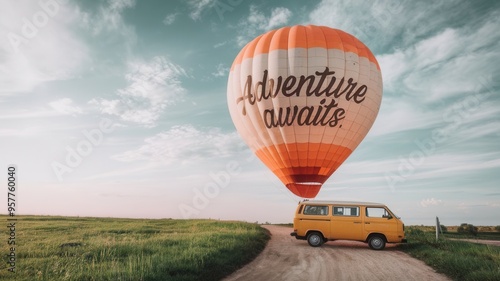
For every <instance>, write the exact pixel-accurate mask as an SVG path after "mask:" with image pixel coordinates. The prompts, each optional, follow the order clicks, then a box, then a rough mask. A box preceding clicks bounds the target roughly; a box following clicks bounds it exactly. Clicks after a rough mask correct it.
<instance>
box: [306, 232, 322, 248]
mask: <svg viewBox="0 0 500 281" xmlns="http://www.w3.org/2000/svg"><path fill="white" fill-rule="evenodd" d="M307 243H309V245H310V246H312V247H319V246H321V245H322V244H323V243H325V240H324V239H323V235H321V233H319V232H311V233H309V234H308V235H307Z"/></svg>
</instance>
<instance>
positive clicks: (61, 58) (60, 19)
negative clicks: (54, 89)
mask: <svg viewBox="0 0 500 281" xmlns="http://www.w3.org/2000/svg"><path fill="white" fill-rule="evenodd" d="M47 3H49V4H51V5H47ZM44 4H46V5H44ZM0 10H1V11H8V12H4V13H2V16H1V17H0V34H2V38H4V39H5V40H0V84H1V85H2V87H1V89H0V93H7V94H12V93H15V92H28V91H31V90H32V89H33V88H35V87H36V86H38V85H40V84H42V83H44V82H48V81H57V80H66V79H70V78H72V77H74V76H75V75H76V74H77V73H79V72H80V71H81V68H82V65H83V64H84V63H85V62H86V61H87V60H88V59H89V55H88V49H87V46H86V45H85V44H84V43H83V42H82V41H81V40H80V39H78V37H77V36H76V35H75V34H74V32H73V30H72V28H73V27H74V26H75V25H76V24H77V23H76V21H75V18H74V12H73V7H71V4H70V3H69V4H60V3H59V2H57V1H40V2H38V1H14V2H12V1H0Z"/></svg>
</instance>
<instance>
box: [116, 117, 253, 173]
mask: <svg viewBox="0 0 500 281" xmlns="http://www.w3.org/2000/svg"><path fill="white" fill-rule="evenodd" d="M244 150H247V148H246V147H245V146H244V145H243V144H242V141H241V138H240V137H239V136H238V135H237V133H236V132H231V133H223V132H222V131H221V130H220V129H218V128H208V129H197V128H196V127H194V126H192V125H178V126H174V127H172V128H171V129H170V130H168V131H166V132H162V133H159V134H157V135H155V136H153V137H150V138H147V139H145V140H144V144H143V145H142V146H141V147H139V148H138V149H135V150H130V151H126V152H124V153H122V154H119V155H116V156H114V159H116V160H119V161H124V162H132V161H140V160H142V161H154V162H162V163H165V164H175V163H188V162H191V161H199V160H203V159H211V158H221V157H227V156H230V155H232V154H233V153H237V152H240V151H244Z"/></svg>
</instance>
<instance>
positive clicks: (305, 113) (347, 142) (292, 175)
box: [227, 25, 382, 198]
mask: <svg viewBox="0 0 500 281" xmlns="http://www.w3.org/2000/svg"><path fill="white" fill-rule="evenodd" d="M381 100H382V75H381V72H380V67H379V65H378V62H377V60H376V59H375V57H374V56H373V54H372V52H371V51H370V50H369V49H368V47H366V46H365V45H364V44H363V43H362V42H361V41H359V40H358V39H356V38H355V37H354V36H352V35H350V34H348V33H346V32H343V31H341V30H338V29H333V28H329V27H326V26H313V25H308V26H300V25H297V26H292V27H283V28H280V29H277V30H272V31H269V32H267V33H265V34H262V35H260V36H258V37H257V38H255V39H254V40H252V41H251V42H250V43H248V44H247V45H246V46H245V47H243V49H242V50H241V51H240V52H239V54H238V55H237V56H236V58H235V60H234V62H233V64H232V66H231V70H230V73H229V78H228V84H227V103H228V107H229V112H230V114H231V118H232V120H233V123H234V125H235V127H236V129H237V131H238V132H239V133H240V135H241V136H242V138H243V140H244V141H245V142H246V143H247V145H248V146H249V147H250V148H251V149H252V150H253V152H254V153H255V154H256V155H257V157H258V158H259V159H260V160H261V161H262V162H263V163H264V164H265V165H266V166H267V167H268V168H269V169H270V170H271V171H272V172H273V173H274V174H275V175H276V176H278V178H279V179H280V180H281V181H282V182H283V183H284V184H285V186H286V187H287V188H288V189H289V190H290V191H291V192H293V193H294V194H295V195H297V196H300V197H302V198H314V197H315V196H316V195H317V194H318V192H319V191H320V188H321V186H322V185H323V183H324V182H325V181H326V180H327V179H328V178H329V177H330V176H331V175H332V174H333V173H334V172H335V171H336V170H337V169H338V167H339V166H340V165H341V164H342V163H343V162H344V161H345V160H346V158H347V157H349V155H350V154H351V153H352V152H353V151H354V149H355V148H356V147H357V146H358V145H359V143H360V142H361V141H362V140H363V138H364V137H365V136H366V134H367V133H368V131H369V130H370V128H371V126H372V124H373V122H374V121H375V118H376V116H377V114H378V111H379V108H380V103H381Z"/></svg>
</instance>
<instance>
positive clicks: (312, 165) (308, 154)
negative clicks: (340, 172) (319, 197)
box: [255, 143, 352, 198]
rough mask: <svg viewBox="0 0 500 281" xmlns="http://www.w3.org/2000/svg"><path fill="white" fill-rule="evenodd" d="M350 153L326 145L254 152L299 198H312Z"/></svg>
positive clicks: (283, 146) (284, 146)
mask: <svg viewBox="0 0 500 281" xmlns="http://www.w3.org/2000/svg"><path fill="white" fill-rule="evenodd" d="M312 151H315V152H314V153H315V155H312V154H313V152H312ZM284 152H285V153H284ZM316 153H317V154H316ZM351 153H352V150H351V149H349V148H347V147H343V146H339V145H335V144H327V143H283V144H278V145H272V146H268V147H264V148H261V149H258V150H257V151H255V154H256V155H257V157H259V159H260V160H261V161H262V162H263V163H264V164H265V165H266V166H267V167H269V168H270V169H271V171H272V172H273V173H274V174H276V176H278V178H279V179H280V180H281V181H282V182H283V183H284V184H285V185H286V186H287V187H288V189H290V191H292V192H293V193H294V194H295V195H297V196H300V197H303V198H312V197H314V196H316V194H317V192H319V188H320V187H321V185H322V184H323V183H324V182H325V181H326V180H327V179H328V178H329V177H330V176H331V175H332V174H333V173H334V172H335V171H336V170H337V169H338V167H339V166H340V165H341V164H342V163H343V162H344V161H345V160H346V159H347V157H349V155H350V154H351ZM278 167H279V168H278ZM308 183H316V184H312V185H311V184H308ZM313 193H314V195H312V194H313ZM306 195H307V196H306Z"/></svg>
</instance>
